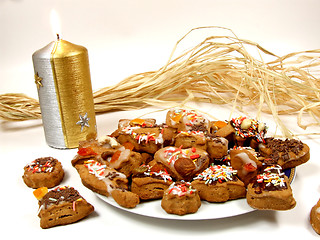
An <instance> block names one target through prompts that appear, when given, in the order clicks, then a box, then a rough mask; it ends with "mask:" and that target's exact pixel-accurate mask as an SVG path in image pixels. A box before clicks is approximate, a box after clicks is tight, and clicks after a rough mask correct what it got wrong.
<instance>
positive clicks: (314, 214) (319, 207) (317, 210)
mask: <svg viewBox="0 0 320 240" xmlns="http://www.w3.org/2000/svg"><path fill="white" fill-rule="evenodd" d="M309 220H310V224H311V226H312V228H313V229H314V231H315V232H316V233H318V234H320V199H319V200H318V202H317V203H316V205H314V206H313V207H312V208H311V211H310V219H309Z"/></svg>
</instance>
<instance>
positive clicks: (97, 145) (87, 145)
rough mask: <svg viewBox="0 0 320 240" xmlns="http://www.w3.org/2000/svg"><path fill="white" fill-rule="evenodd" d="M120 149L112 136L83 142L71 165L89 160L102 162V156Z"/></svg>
mask: <svg viewBox="0 0 320 240" xmlns="http://www.w3.org/2000/svg"><path fill="white" fill-rule="evenodd" d="M118 147H120V144H119V143H118V142H117V140H116V139H115V138H113V137H110V136H103V137H101V138H99V139H91V140H88V141H81V142H80V143H79V147H78V152H77V155H76V156H75V157H74V158H73V159H72V161H71V164H72V165H73V166H74V165H75V164H77V163H81V161H82V162H83V161H85V160H87V159H95V160H97V161H99V162H101V160H102V159H101V154H102V153H103V152H105V151H107V150H109V149H115V148H118Z"/></svg>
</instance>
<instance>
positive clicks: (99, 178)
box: [75, 160, 139, 208]
mask: <svg viewBox="0 0 320 240" xmlns="http://www.w3.org/2000/svg"><path fill="white" fill-rule="evenodd" d="M75 168H76V169H77V171H78V173H79V175H80V178H81V181H82V183H83V185H84V186H85V187H87V188H89V189H90V190H92V191H94V192H96V193H99V194H101V195H104V196H107V197H109V196H112V197H113V199H114V200H115V201H116V202H117V203H118V204H119V205H120V206H122V207H126V208H133V207H135V206H136V205H137V204H139V197H138V196H137V195H136V194H133V193H131V192H129V191H127V189H128V179H127V177H126V176H125V175H124V174H123V173H120V172H118V171H116V170H114V169H112V168H110V167H108V166H106V165H102V164H101V163H99V162H97V161H95V160H87V161H85V162H83V164H76V165H75ZM114 191H116V193H114Z"/></svg>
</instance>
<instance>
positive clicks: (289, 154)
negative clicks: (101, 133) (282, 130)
mask: <svg viewBox="0 0 320 240" xmlns="http://www.w3.org/2000/svg"><path fill="white" fill-rule="evenodd" d="M259 153H260V154H261V155H262V156H264V157H266V158H271V159H272V160H274V161H276V162H277V164H279V165H280V166H281V167H282V168H283V169H287V168H293V167H296V166H299V165H301V164H303V163H306V162H307V161H308V160H309V159H310V149H309V146H308V145H307V144H305V143H303V142H301V141H300V140H297V139H285V140H282V139H276V138H266V139H265V143H262V144H259Z"/></svg>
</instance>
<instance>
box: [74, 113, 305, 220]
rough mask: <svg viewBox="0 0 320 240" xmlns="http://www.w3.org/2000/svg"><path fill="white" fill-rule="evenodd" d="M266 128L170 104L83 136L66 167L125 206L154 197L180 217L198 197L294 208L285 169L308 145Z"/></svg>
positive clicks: (296, 161) (301, 160)
mask: <svg viewBox="0 0 320 240" xmlns="http://www.w3.org/2000/svg"><path fill="white" fill-rule="evenodd" d="M266 134H267V126H266V124H265V123H262V122H259V121H256V120H254V119H250V118H247V117H239V118H234V119H232V120H230V121H211V120H209V118H207V117H206V116H205V115H203V114H201V113H199V112H197V111H195V110H186V109H170V110H169V111H168V112H167V114H166V120H165V122H164V123H161V124H158V123H156V120H155V119H152V118H146V119H140V118H137V119H120V120H119V123H118V128H117V129H116V130H115V131H114V132H113V133H111V134H110V135H108V136H103V137H102V138H100V139H91V140H87V141H84V142H81V143H80V146H79V149H78V154H77V155H76V156H75V157H74V159H73V160H72V165H73V166H74V167H75V168H76V169H77V171H78V173H79V175H80V177H81V180H82V182H83V184H84V186H86V187H88V188H89V189H91V190H92V191H94V192H97V193H99V194H102V195H105V196H111V197H113V198H114V200H115V201H116V202H117V203H118V204H119V205H120V206H123V207H126V208H133V207H135V206H136V205H138V204H139V203H140V202H141V201H151V200H154V199H160V200H161V207H162V208H163V209H164V210H165V211H166V212H168V213H170V214H177V215H184V214H189V213H195V212H197V210H198V209H199V208H200V206H201V201H208V202H212V203H215V202H219V203H221V202H226V201H231V200H234V199H239V198H246V199H247V202H248V204H249V205H250V206H251V207H253V208H256V209H272V210H288V209H292V208H293V207H294V206H295V204H296V202H295V199H294V197H293V194H292V190H291V187H290V183H289V181H288V178H287V177H286V176H285V174H284V173H283V170H284V169H286V168H293V167H296V166H298V165H300V164H303V163H305V162H307V161H308V160H309V158H310V154H309V147H308V146H307V145H306V144H304V143H302V142H301V141H299V140H296V139H275V138H268V137H266Z"/></svg>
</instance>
